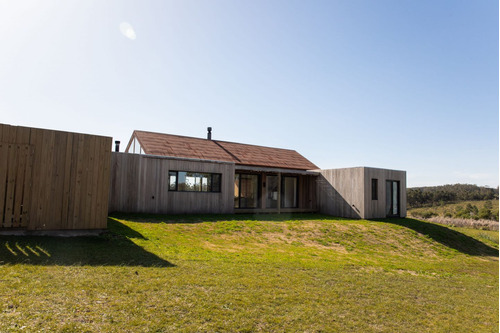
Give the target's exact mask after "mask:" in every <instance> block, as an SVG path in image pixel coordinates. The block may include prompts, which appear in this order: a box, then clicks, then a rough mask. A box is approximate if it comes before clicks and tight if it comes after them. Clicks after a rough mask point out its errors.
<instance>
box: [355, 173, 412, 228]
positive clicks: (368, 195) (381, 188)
mask: <svg viewBox="0 0 500 333" xmlns="http://www.w3.org/2000/svg"><path fill="white" fill-rule="evenodd" d="M363 169H364V178H365V188H366V191H365V215H366V217H365V218H385V217H386V211H385V210H386V208H385V204H386V185H385V184H386V181H387V180H396V181H399V193H400V196H399V200H400V217H406V171H397V170H388V169H376V168H363ZM373 178H375V179H377V180H378V199H377V200H372V191H371V186H372V185H371V180H372V179H373Z"/></svg>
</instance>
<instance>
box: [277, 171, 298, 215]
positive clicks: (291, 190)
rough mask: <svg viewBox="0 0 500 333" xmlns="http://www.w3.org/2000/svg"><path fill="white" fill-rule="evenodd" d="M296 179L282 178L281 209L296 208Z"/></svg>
mask: <svg viewBox="0 0 500 333" xmlns="http://www.w3.org/2000/svg"><path fill="white" fill-rule="evenodd" d="M297 183H298V178H297V177H287V176H284V177H283V180H282V184H281V187H282V188H281V206H282V207H283V208H297V206H298V205H297V203H298V200H297V198H298V190H297Z"/></svg>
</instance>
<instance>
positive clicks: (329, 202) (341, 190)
mask: <svg viewBox="0 0 500 333" xmlns="http://www.w3.org/2000/svg"><path fill="white" fill-rule="evenodd" d="M320 173H321V176H320V177H319V178H318V207H319V211H320V212H321V213H324V214H329V215H333V216H339V217H346V218H364V219H371V218H385V217H386V180H395V181H399V184H400V189H399V193H400V196H399V200H400V217H406V172H405V171H396V170H387V169H376V168H366V167H357V168H345V169H330V170H320ZM372 178H375V179H377V180H378V192H377V193H378V199H377V200H372V191H371V180H372Z"/></svg>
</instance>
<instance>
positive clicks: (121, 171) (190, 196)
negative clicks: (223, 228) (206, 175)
mask: <svg viewBox="0 0 500 333" xmlns="http://www.w3.org/2000/svg"><path fill="white" fill-rule="evenodd" d="M170 170H175V171H192V172H210V173H220V174H222V179H221V182H222V183H221V192H220V193H210V192H208V193H207V192H177V191H169V190H168V173H169V171H170ZM233 184H234V164H233V163H229V162H220V163H219V162H209V161H206V162H205V161H194V160H188V159H169V158H164V157H159V156H147V155H138V154H128V153H112V157H111V187H110V192H109V203H110V204H109V211H110V212H114V211H119V212H129V213H131V212H137V213H156V214H187V213H226V214H227V213H233Z"/></svg>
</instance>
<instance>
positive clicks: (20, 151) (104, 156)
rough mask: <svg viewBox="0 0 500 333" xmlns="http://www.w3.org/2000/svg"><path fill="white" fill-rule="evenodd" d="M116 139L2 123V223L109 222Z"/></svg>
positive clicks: (52, 226)
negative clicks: (111, 172) (109, 202)
mask: <svg viewBox="0 0 500 333" xmlns="http://www.w3.org/2000/svg"><path fill="white" fill-rule="evenodd" d="M111 141H112V139H111V138H109V137H102V136H94V135H87V134H78V133H69V132H61V131H52V130H45V129H36V128H27V127H18V126H9V125H3V124H0V222H1V223H0V228H4V229H5V228H25V229H27V230H64V229H74V230H79V229H104V228H106V225H107V212H108V193H109V178H110V158H111ZM6 194H7V196H5V195H6Z"/></svg>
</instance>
